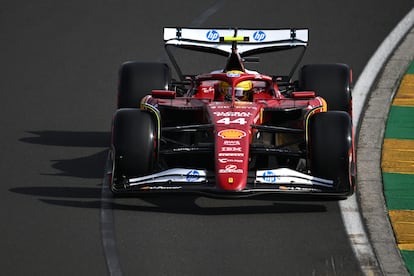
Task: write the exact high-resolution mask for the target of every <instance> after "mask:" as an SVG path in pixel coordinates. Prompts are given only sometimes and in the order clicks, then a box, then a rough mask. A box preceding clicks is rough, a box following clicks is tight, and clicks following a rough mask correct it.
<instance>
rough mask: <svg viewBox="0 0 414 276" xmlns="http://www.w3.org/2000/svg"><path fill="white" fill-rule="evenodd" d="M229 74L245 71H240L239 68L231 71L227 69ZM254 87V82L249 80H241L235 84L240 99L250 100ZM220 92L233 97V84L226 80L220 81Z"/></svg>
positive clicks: (236, 94) (237, 96)
mask: <svg viewBox="0 0 414 276" xmlns="http://www.w3.org/2000/svg"><path fill="white" fill-rule="evenodd" d="M227 74H228V75H231V74H234V75H241V74H244V72H243V71H239V70H231V71H227ZM252 88H253V84H252V82H251V81H249V80H247V81H242V82H239V83H238V84H237V85H236V86H235V96H236V98H237V99H238V100H240V101H248V100H249V98H250V94H251V91H252ZM220 93H221V94H222V95H223V96H230V97H231V86H230V84H228V83H227V82H225V81H221V82H220Z"/></svg>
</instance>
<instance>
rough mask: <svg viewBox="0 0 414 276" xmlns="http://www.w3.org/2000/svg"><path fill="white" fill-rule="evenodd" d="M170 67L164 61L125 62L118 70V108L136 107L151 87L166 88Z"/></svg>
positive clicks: (169, 76)
mask: <svg viewBox="0 0 414 276" xmlns="http://www.w3.org/2000/svg"><path fill="white" fill-rule="evenodd" d="M170 74H171V73H170V68H169V67H168V65H167V64H165V63H156V62H135V61H134V62H126V63H124V64H123V65H122V66H121V69H120V70H119V83H118V85H119V86H118V108H128V107H129V108H138V107H139V104H140V101H141V99H142V98H143V97H144V96H145V95H148V94H151V90H153V89H163V90H165V89H168V84H169V82H170V79H171V75H170Z"/></svg>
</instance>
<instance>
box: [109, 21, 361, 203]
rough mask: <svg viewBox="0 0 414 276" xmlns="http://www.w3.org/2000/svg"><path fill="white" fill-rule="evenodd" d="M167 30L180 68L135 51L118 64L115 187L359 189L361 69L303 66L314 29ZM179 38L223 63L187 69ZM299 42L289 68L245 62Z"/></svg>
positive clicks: (345, 192)
mask: <svg viewBox="0 0 414 276" xmlns="http://www.w3.org/2000/svg"><path fill="white" fill-rule="evenodd" d="M164 42H165V49H166V53H167V54H168V56H169V58H170V61H171V62H170V64H172V66H173V67H174V69H175V74H176V78H173V77H172V74H173V73H172V72H171V71H170V67H169V65H168V64H167V63H161V62H135V61H134V62H126V63H124V64H123V65H122V66H121V69H120V72H119V87H118V106H117V107H118V108H117V110H116V112H115V114H114V116H113V122H112V140H111V150H110V154H109V158H108V164H110V165H109V168H108V174H109V179H110V188H111V190H112V192H113V193H114V194H124V193H132V194H138V195H139V194H142V193H150V192H169V193H171V192H185V191H187V192H196V193H202V194H205V195H209V196H220V197H222V196H224V197H227V196H228V197H238V196H252V195H257V194H264V193H280V194H312V195H328V196H334V197H338V198H345V197H347V196H349V195H351V194H352V193H353V192H354V189H355V175H356V172H355V152H354V143H353V126H352V103H351V70H350V68H349V67H348V66H347V65H345V64H311V65H305V66H303V67H301V69H300V70H299V72H296V71H297V70H296V68H297V67H298V65H299V63H300V61H301V59H302V57H303V54H304V52H305V50H306V47H307V44H308V30H307V29H265V30H259V29H256V30H254V29H237V28H231V29H200V28H198V29H194V28H164ZM177 48H178V49H181V50H185V52H187V60H189V61H191V62H192V63H194V64H198V65H204V64H207V63H203V62H201V61H199V60H198V59H189V58H188V53H189V52H190V51H188V50H191V51H192V52H193V53H202V54H203V55H208V54H212V55H213V56H219V57H220V58H221V59H222V60H223V63H222V64H221V66H220V67H219V68H221V69H218V70H217V69H216V70H207V69H206V72H205V73H200V74H186V73H184V72H183V71H182V70H181V66H179V65H178V63H177V60H176V56H175V55H174V53H173V49H177ZM293 49H296V50H297V49H299V54H298V55H299V57H298V58H297V60H296V61H295V62H293V64H294V65H293V69H291V70H287V71H289V73H288V74H284V75H273V74H264V73H259V72H258V71H255V70H249V69H247V68H246V64H250V63H252V64H253V63H254V64H256V63H260V62H261V61H260V57H257V56H255V55H258V56H260V54H266V53H272V52H278V53H280V52H281V51H283V53H285V52H290V50H293ZM286 50H289V51H286ZM273 64H275V65H276V64H277V60H276V61H275V62H274V63H273ZM206 68H207V66H206ZM294 74H297V75H298V79H297V80H295V81H294V80H293V76H294Z"/></svg>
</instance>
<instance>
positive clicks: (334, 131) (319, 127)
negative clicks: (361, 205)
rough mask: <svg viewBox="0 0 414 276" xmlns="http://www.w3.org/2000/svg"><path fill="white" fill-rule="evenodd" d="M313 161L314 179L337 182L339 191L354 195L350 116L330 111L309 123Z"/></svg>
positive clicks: (319, 114)
mask: <svg viewBox="0 0 414 276" xmlns="http://www.w3.org/2000/svg"><path fill="white" fill-rule="evenodd" d="M309 155H310V156H309V159H310V163H311V164H310V167H311V173H312V175H313V176H316V177H320V178H324V179H330V180H334V183H335V190H336V191H337V192H340V193H346V194H352V193H353V181H352V173H351V171H352V169H353V168H352V157H353V145H352V122H351V118H350V116H349V114H348V113H346V112H343V111H329V112H322V113H317V114H315V115H313V116H312V117H311V118H310V122H309Z"/></svg>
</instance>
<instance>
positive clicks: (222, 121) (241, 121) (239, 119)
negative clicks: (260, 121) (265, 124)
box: [217, 117, 247, 125]
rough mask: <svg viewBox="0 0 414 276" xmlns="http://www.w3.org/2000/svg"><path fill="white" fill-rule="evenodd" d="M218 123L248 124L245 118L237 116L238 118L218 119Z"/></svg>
mask: <svg viewBox="0 0 414 276" xmlns="http://www.w3.org/2000/svg"><path fill="white" fill-rule="evenodd" d="M217 123H218V124H224V125H230V124H239V125H245V124H247V120H246V119H245V118H237V119H234V120H232V119H230V117H225V118H222V119H220V120H218V121H217Z"/></svg>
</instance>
